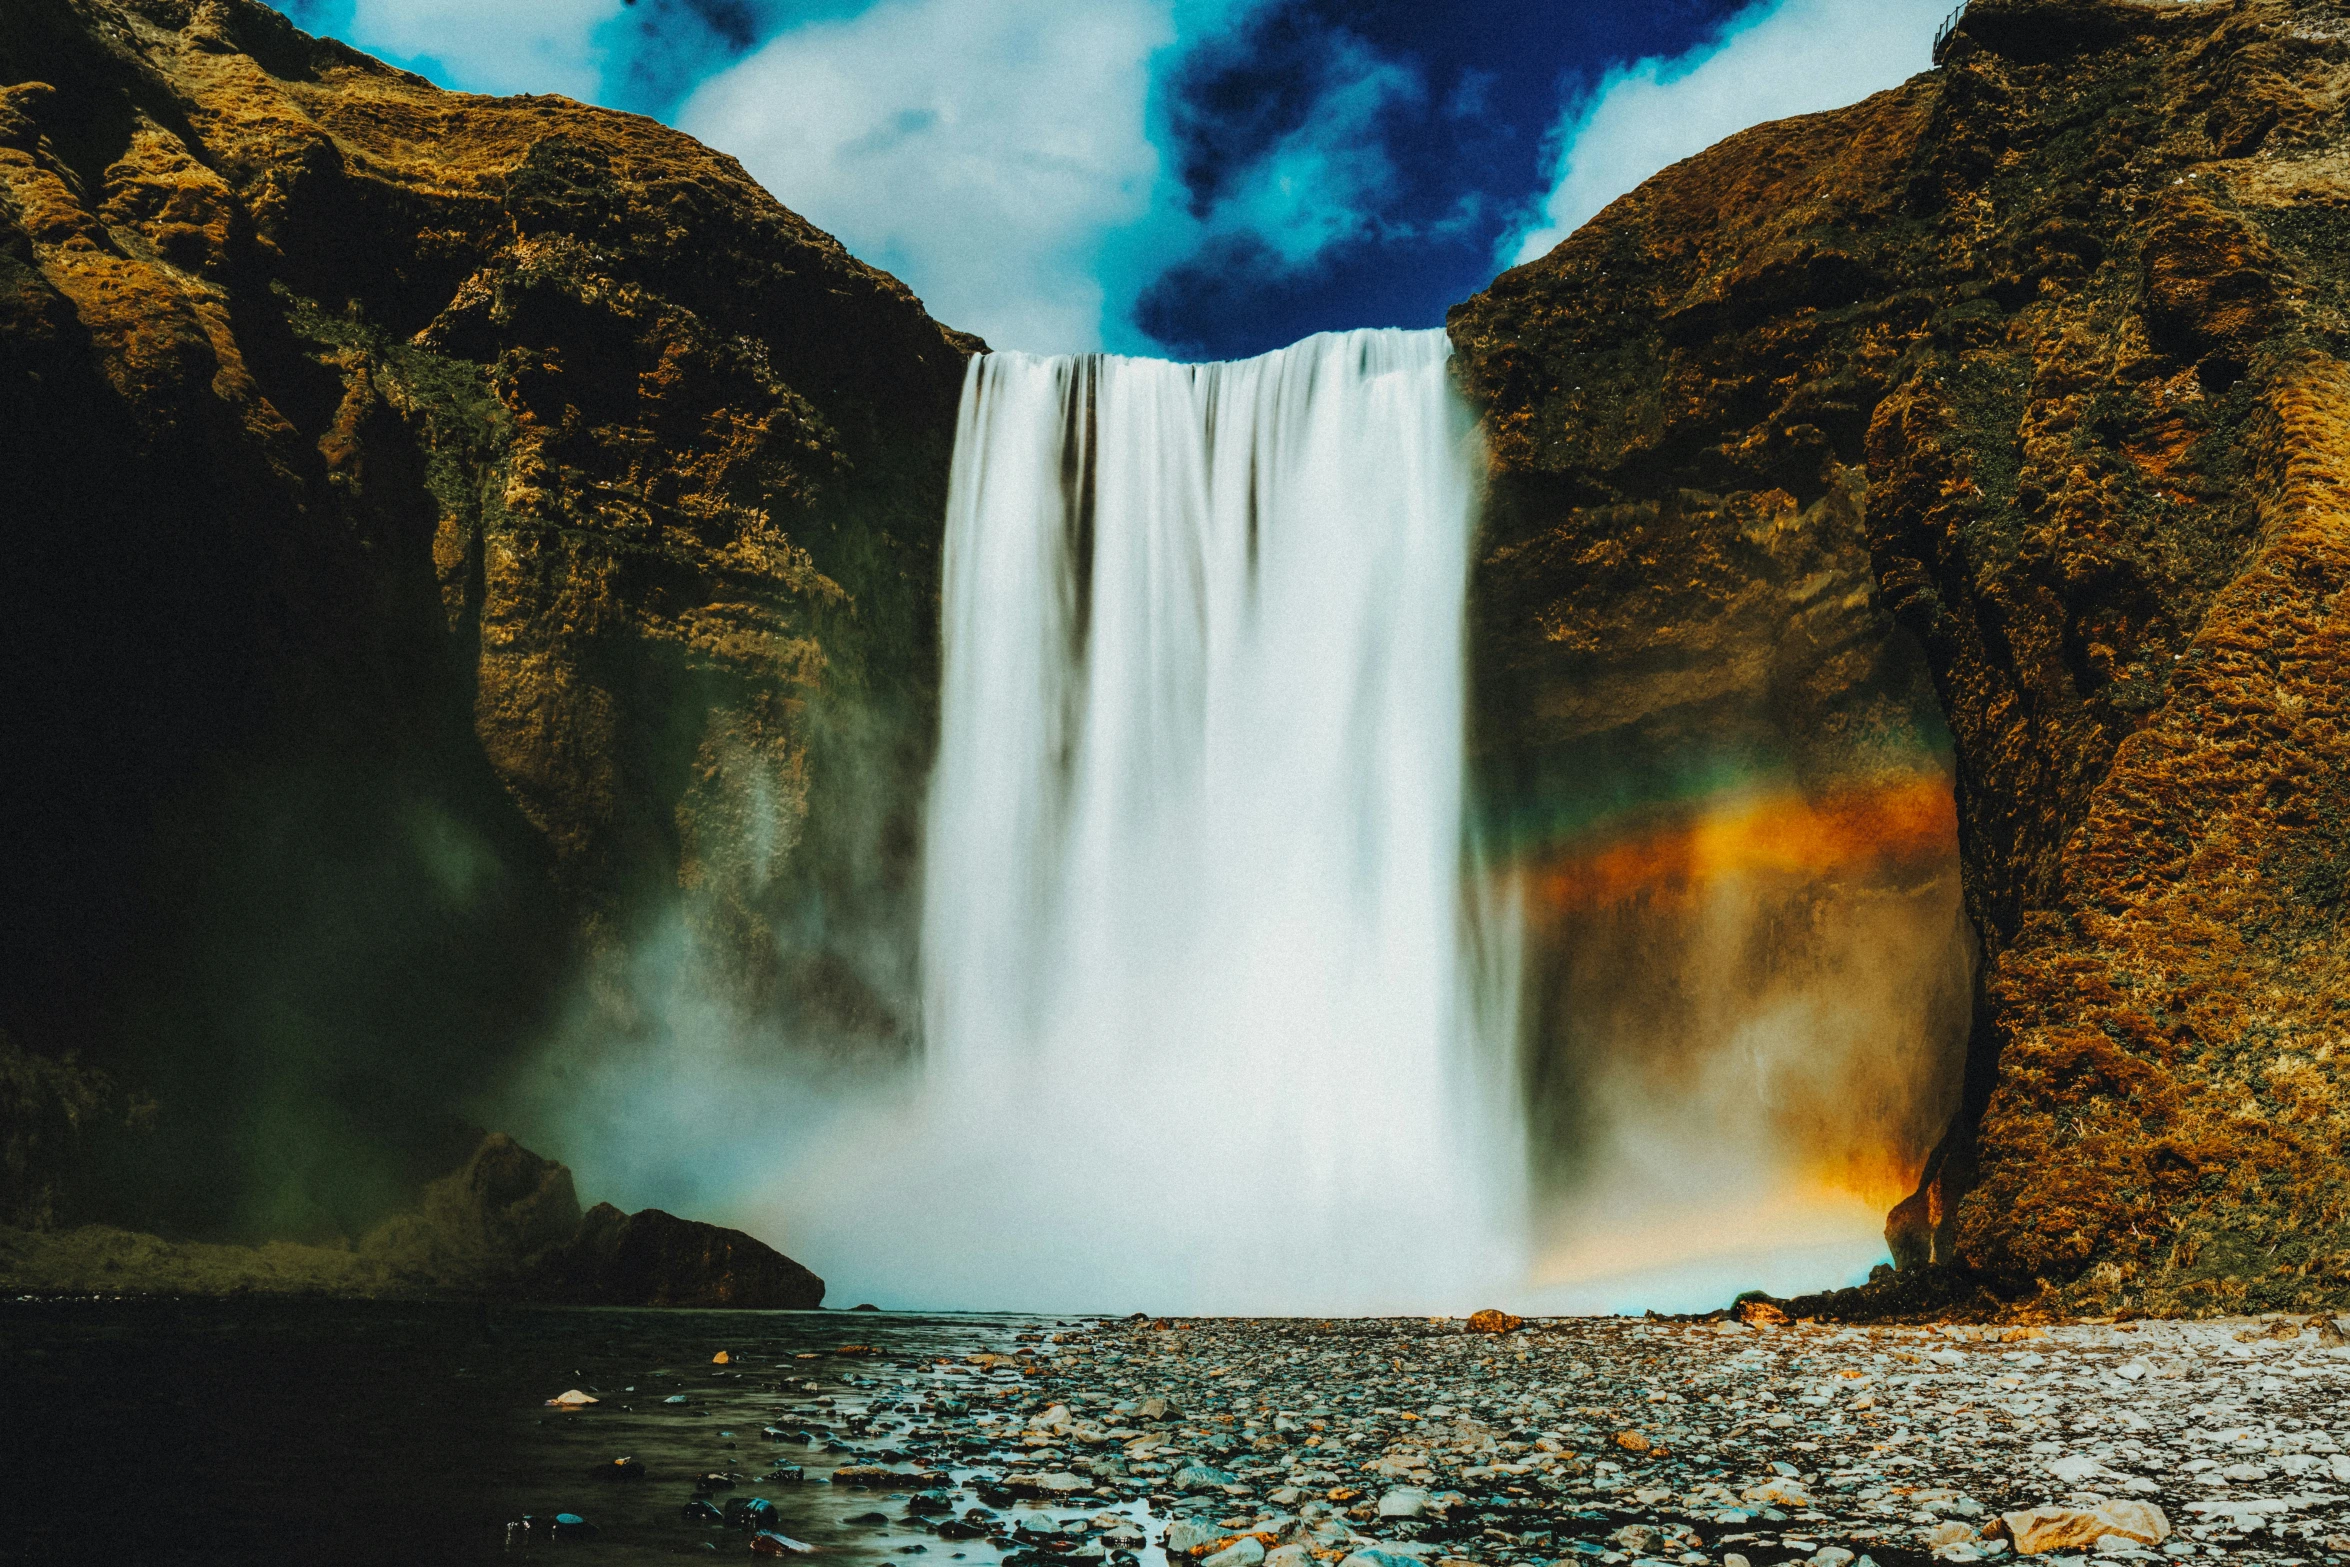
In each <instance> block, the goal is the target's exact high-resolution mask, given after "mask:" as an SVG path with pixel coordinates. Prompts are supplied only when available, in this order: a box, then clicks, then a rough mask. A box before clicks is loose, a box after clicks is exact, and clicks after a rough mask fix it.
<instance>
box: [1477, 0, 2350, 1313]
mask: <svg viewBox="0 0 2350 1567" xmlns="http://www.w3.org/2000/svg"><path fill="white" fill-rule="evenodd" d="M2346 92H2350V8H2346V7H2344V6H2342V5H2340V4H2293V3H2289V0H2235V3H2228V0H2214V3H2205V4H2195V5H2133V4H2122V3H2105V0H1978V3H1977V4H1975V5H1974V6H1973V7H1972V8H1971V9H1970V11H1969V12H1968V14H1967V17H1966V20H1965V23H1964V25H1963V26H1962V27H1961V29H1960V31H1959V33H1958V35H1957V37H1956V39H1955V41H1954V43H1953V45H1952V47H1951V49H1950V50H1949V51H1948V53H1947V55H1946V57H1945V60H1944V64H1943V66H1942V68H1941V69H1939V70H1937V71H1935V72H1933V73H1931V74H1929V75H1926V76H1922V77H1919V78H1917V79H1915V80H1913V81H1911V82H1910V83H1909V84H1907V85H1906V86H1904V87H1902V88H1900V89H1898V90H1896V91H1893V92H1890V93H1885V94H1882V95H1879V96H1878V97H1876V98H1873V99H1870V100H1869V101H1867V102H1866V103H1863V104H1860V105H1858V106H1856V107H1854V108H1851V109H1848V110H1844V111H1841V112H1838V113H1834V114H1828V115H1822V116H1817V117H1813V118H1809V119H1803V120H1796V121H1791V122H1787V123H1784V124H1778V125H1770V126H1764V127H1761V128H1758V129H1756V130H1753V131H1749V132H1747V133H1745V134H1743V135H1740V136H1737V137H1734V138H1732V139H1731V140H1729V141H1727V142H1725V143H1723V144H1722V145H1721V146H1718V147H1716V148H1714V149H1712V150H1711V151H1709V152H1707V153H1705V154H1703V155H1701V156H1699V157H1697V158H1694V159H1691V160H1689V161H1688V162H1686V163H1683V164H1681V165H1678V166H1677V167H1675V168H1673V169H1671V170H1668V171H1666V172H1665V173H1664V174H1662V175H1660V176H1658V177H1657V178H1656V179H1654V180H1652V181H1651V182H1650V183H1649V184H1647V185H1646V186H1644V187H1643V188H1642V189H1640V190H1639V191H1637V192H1635V193H1634V194H1632V195H1630V196H1627V197H1625V198H1624V199H1622V200H1621V201H1619V202H1617V203H1616V204H1615V205H1614V206H1612V207H1610V208H1609V209H1608V211H1607V212H1605V213H1604V214H1602V215H1601V216H1600V217H1599V218H1598V219H1597V220H1595V221H1594V222H1593V223H1591V224H1590V225H1589V226H1587V227H1586V228H1585V229H1583V230H1582V231H1581V232H1579V233H1577V234H1576V235H1574V236H1573V237H1572V238H1570V239H1569V240H1567V241H1566V242H1565V243H1564V244H1562V245H1561V246H1559V247H1558V248H1557V249H1556V250H1555V251H1553V252H1552V253H1551V254H1550V255H1549V256H1547V257H1545V258H1544V259H1542V260H1540V261H1538V262H1536V263H1533V264H1531V265H1529V266H1525V267H1521V268H1518V269H1516V270H1514V271H1512V272H1509V273H1507V274H1505V275H1504V276H1503V277H1502V278H1500V279H1499V280H1498V281H1497V282H1496V283H1495V284H1494V286H1493V287H1492V288H1491V289H1490V290H1489V291H1488V292H1487V293H1485V294H1484V295H1481V296H1479V297H1478V298H1477V299H1475V300H1472V301H1470V302H1469V303H1468V304H1466V305H1464V306H1462V307H1460V308H1459V309H1458V310H1457V311H1456V312H1455V314H1454V316H1453V320H1452V330H1453V335H1454V339H1455V341H1456V343H1457V344H1458V345H1459V347H1460V349H1461V352H1462V369H1463V375H1464V381H1465V384H1466V386H1467V387H1468V389H1469V390H1470V392H1471V394H1472V396H1473V397H1474V398H1475V399H1476V400H1477V402H1478V403H1479V404H1480V405H1481V406H1482V407H1483V408H1485V409H1486V410H1487V411H1488V419H1489V430H1490V435H1491V439H1492V443H1493V461H1494V468H1495V479H1494V483H1495V489H1496V495H1497V500H1498V503H1499V504H1498V506H1497V511H1496V517H1495V529H1494V536H1493V539H1492V546H1491V549H1490V552H1489V554H1488V555H1487V557H1486V559H1485V560H1484V561H1483V562H1482V563H1481V566H1480V573H1479V575H1480V595H1481V601H1482V604H1483V606H1484V611H1485V614H1486V616H1487V621H1486V624H1485V626H1484V629H1483V632H1482V636H1483V638H1484V640H1483V643H1482V648H1483V650H1484V654H1485V662H1486V666H1487V674H1488V679H1489V681H1490V682H1491V683H1490V685H1489V687H1488V693H1489V694H1488V695H1487V697H1486V700H1485V707H1484V709H1483V715H1484V716H1483V727H1484V734H1483V740H1482V745H1483V747H1484V750H1485V753H1486V755H1487V758H1488V760H1489V763H1490V765H1492V766H1493V767H1494V768H1495V769H1496V770H1497V771H1499V772H1500V773H1501V774H1502V775H1503V776H1505V777H1507V776H1509V775H1510V774H1511V773H1512V771H1513V770H1522V769H1524V768H1526V767H1528V766H1532V765H1534V764H1535V763H1537V762H1539V759H1540V757H1541V755H1542V753H1543V747H1544V745H1545V744H1546V742H1547V741H1548V740H1549V739H1550V734H1549V732H1548V730H1547V729H1546V727H1545V726H1546V725H1547V724H1550V723H1552V722H1553V721H1554V719H1553V715H1554V714H1556V713H1557V712H1559V711H1560V710H1561V709H1562V708H1563V707H1564V706H1566V705H1567V704H1568V703H1569V702H1571V700H1572V698H1571V697H1570V696H1569V695H1568V694H1567V693H1568V692H1569V691H1570V689H1571V687H1572V686H1573V684H1574V682H1575V680H1576V676H1577V670H1578V664H1577V659H1578V657H1579V656H1580V655H1579V650H1578V646H1577V643H1578V638H1579V637H1581V636H1583V635H1585V632H1586V628H1588V627H1589V626H1591V625H1592V624H1594V621H1593V620H1592V618H1591V617H1589V616H1588V615H1584V614H1582V613H1581V612H1579V611H1578V610H1577V609H1576V608H1575V606H1574V604H1573V603H1572V600H1573V598H1574V595H1575V594H1576V593H1577V592H1578V591H1580V590H1579V588H1578V587H1577V586H1576V585H1577V584H1579V583H1581V582H1582V581H1584V580H1585V579H1586V578H1588V577H1589V576H1591V575H1592V574H1594V573H1600V572H1606V571H1608V570H1612V569H1614V567H1613V566H1612V564H1611V562H1612V561H1613V559H1614V557H1615V555H1616V554H1617V553H1619V552H1622V551H1625V550H1632V551H1636V552H1644V564H1643V568H1642V571H1643V576H1644V577H1645V578H1646V579H1647V580H1650V581H1654V582H1657V583H1662V584H1666V585H1668V588H1667V589H1660V590H1659V591H1668V590H1669V591H1670V592H1672V593H1674V594H1678V595H1680V596H1682V597H1689V596H1692V595H1695V596H1698V597H1700V598H1703V597H1705V596H1706V595H1707V593H1708V586H1707V585H1708V582H1709V581H1710V580H1711V578H1710V576H1709V573H1710V572H1711V570H1712V567H1711V562H1712V560H1713V559H1714V558H1715V551H1716V550H1717V549H1718V548H1720V546H1719V545H1718V544H1717V543H1716V542H1715V541H1716V539H1717V538H1718V537H1719V536H1720V532H1721V530H1720V529H1719V528H1718V527H1717V526H1716V525H1715V524H1714V523H1713V522H1712V521H1710V518H1711V517H1712V516H1713V515H1716V514H1723V513H1727V514H1731V515H1751V516H1758V517H1759V516H1763V515H1767V514H1773V513H1775V514H1776V515H1778V516H1782V517H1788V518H1804V517H1808V516H1811V515H1813V513H1814V511H1815V510H1821V511H1822V512H1823V514H1824V513H1825V511H1827V510H1830V509H1832V510H1834V511H1835V512H1836V513H1837V514H1838V515H1840V516H1842V517H1844V518H1847V519H1849V520H1848V521H1846V522H1844V523H1842V524H1841V526H1842V527H1843V528H1844V529H1845V530H1846V533H1847V536H1848V537H1849V536H1851V535H1855V534H1856V535H1858V537H1859V538H1861V539H1862V540H1864V541H1865V546H1866V549H1867V552H1868V559H1869V564H1870V571H1871V574H1872V575H1873V577H1874V579H1875V584H1876V588H1877V592H1878V594H1879V596H1880V597H1881V600H1882V602H1883V603H1884V604H1885V605H1887V606H1888V607H1889V608H1890V610H1891V613H1892V614H1893V616H1894V618H1895V619H1896V620H1897V621H1898V622H1899V624H1900V625H1901V626H1902V627H1904V628H1906V629H1907V630H1908V631H1909V632H1910V633H1911V634H1913V635H1914V637H1915V638H1916V640H1917V642H1918V644H1919V645H1920V646H1922V648H1923V649H1924V652H1925V656H1926V660H1927V663H1928V665H1929V667H1930V669H1931V673H1932V678H1933V681H1934V685H1935V688H1936V690H1937V691H1938V693H1939V696H1940V704H1941V708H1942V710H1943V712H1944V713H1945V714H1946V715H1947V718H1948V722H1949V727H1950V731H1951V735H1952V739H1953V741H1954V745H1955V756H1956V763H1957V799H1958V839H1959V845H1960V850H1961V854H1962V858H1963V865H1964V877H1965V892H1966V905H1967V909H1968V911H1969V913H1970V915H1971V917H1972V923H1973V925H1974V927H1975V930H1976V932H1977V933H1978V935H1979V937H1980V940H1981V943H1982V951H1983V958H1984V968H1983V971H1982V978H1981V982H1980V986H1979V993H1978V996H1977V1000H1976V1006H1975V1021H1974V1030H1973V1035H1972V1038H1971V1042H1970V1045H1969V1051H1968V1070H1967V1085H1966V1086H1967V1095H1966V1102H1965V1104H1964V1105H1963V1107H1962V1109H1961V1111H1960V1113H1959V1114H1958V1116H1957V1117H1956V1118H1955V1119H1954V1120H1953V1122H1952V1124H1951V1126H1950V1129H1949V1131H1948V1132H1947V1133H1946V1135H1945V1136H1944V1138H1943V1140H1942V1142H1941V1144H1940V1145H1939V1147H1938V1148H1937V1150H1936V1151H1935V1153H1934V1156H1933V1161H1932V1163H1931V1165H1930V1166H1929V1167H1928V1171H1927V1178H1926V1180H1925V1182H1924V1184H1923V1187H1922V1189H1921V1191H1920V1193H1919V1195H1918V1196H1917V1198H1916V1199H1915V1200H1914V1201H1913V1202H1911V1203H1907V1204H1905V1205H1904V1206H1903V1209H1902V1210H1901V1211H1900V1212H1899V1213H1898V1214H1897V1215H1896V1222H1895V1225H1894V1238H1895V1240H1896V1243H1897V1246H1898V1247H1899V1249H1900V1250H1901V1251H1902V1252H1903V1254H1904V1257H1905V1260H1907V1261H1910V1262H1913V1263H1914V1262H1918V1261H1921V1260H1925V1259H1927V1258H1932V1259H1936V1260H1947V1261H1950V1262H1953V1263H1955V1264H1957V1265H1960V1266H1962V1267H1963V1268H1965V1269H1968V1270H1972V1271H1973V1273H1974V1274H1975V1275H1976V1276H1977V1277H1978V1278H1980V1279H1983V1280H1987V1281H1990V1282H1992V1283H1994V1284H1996V1285H1997V1286H1998V1287H1999V1288H2000V1289H2001V1290H2003V1291H2006V1292H2010V1293H2013V1292H2017V1291H2023V1292H2027V1293H2028V1292H2030V1291H2031V1290H2033V1289H2034V1288H2036V1287H2041V1286H2056V1287H2061V1289H2062V1291H2063V1293H2062V1294H2061V1295H2059V1296H2057V1297H2054V1301H2056V1302H2061V1303H2066V1304H2070V1305H2073V1306H2077V1307H2094V1306H2100V1305H2106V1306H2118V1305H2125V1304H2127V1305H2139V1306H2150V1307H2158V1308H2176V1309H2202V1308H2209V1307H2223V1306H2225V1307H2243V1306H2266V1305H2276V1304H2284V1303H2287V1302H2298V1301H2312V1300H2318V1299H2321V1298H2323V1299H2334V1298H2339V1297H2340V1295H2341V1294H2342V1293H2343V1292H2344V1291H2345V1290H2346V1289H2350V1227H2346V1221H2350V1183H2346V1181H2345V1166H2344V1163H2343V1160H2342V1157H2341V1151H2342V1148H2343V1146H2344V1143H2345V1138H2346V1137H2350V1113H2346V1109H2345V1105H2344V1102H2343V1097H2342V1085H2343V1074H2344V1072H2345V1071H2346V1070H2350V1062H2346V1061H2345V1059H2344V1045H2345V1043H2346V1042H2350V1041H2345V1038H2344V1035H2343V1033H2342V1028H2343V1014H2344V1012H2346V1011H2350V988H2346V987H2345V985H2344V974H2343V963H2344V958H2345V954H2346V950H2350V949H2346V946H2345V936H2344V929H2343V923H2342V917H2343V914H2344V912H2345V905H2344V881H2345V876H2346V875H2350V825H2346V824H2345V822H2344V819H2343V807H2344V804H2345V801H2346V799H2350V794H2346V789H2350V771H2346V769H2350V729H2346V728H2345V717H2346V716H2350V715H2346V714H2345V702H2346V700H2350V695H2346V694H2350V645H2346V642H2345V634H2346V632H2350V619H2346V612H2350V605H2345V604H2344V602H2343V600H2342V597H2341V595H2342V593H2343V590H2344V589H2345V587H2350V371H2346V369H2345V365H2344V359H2345V356H2346V355H2350V319H2346V318H2345V314H2344V311H2345V306H2346V304H2350V297H2346V293H2345V291H2346V289H2350V183H2346V182H2350V124H2346V122H2345V93H2346ZM1692 495H1699V496H1702V497H1704V499H1702V500H1692V499H1691V498H1690V497H1691V496H1692ZM1749 531H1750V532H1751V531H1752V530H1751V529H1750V530H1749ZM1682 584H1687V586H1686V587H1683V586H1682ZM1714 597H1719V595H1718V594H1716V595H1714ZM1666 618H1667V619H1668V620H1673V621H1675V623H1678V621H1679V618H1678V616H1677V614H1675V613H1674V612H1673V611H1672V610H1671V608H1670V606H1668V607H1667V613H1666ZM1692 618H1693V620H1694V617H1692ZM1493 692H1499V693H1501V694H1502V696H1501V697H1500V698H1496V697H1495V696H1493V695H1492V694H1491V693H1493ZM1831 710H1833V704H1831ZM1521 712H1522V713H1523V714H1525V715H1529V716H1528V717H1525V718H1520V717H1519V716H1517V714H1518V713H1521Z"/></svg>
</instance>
